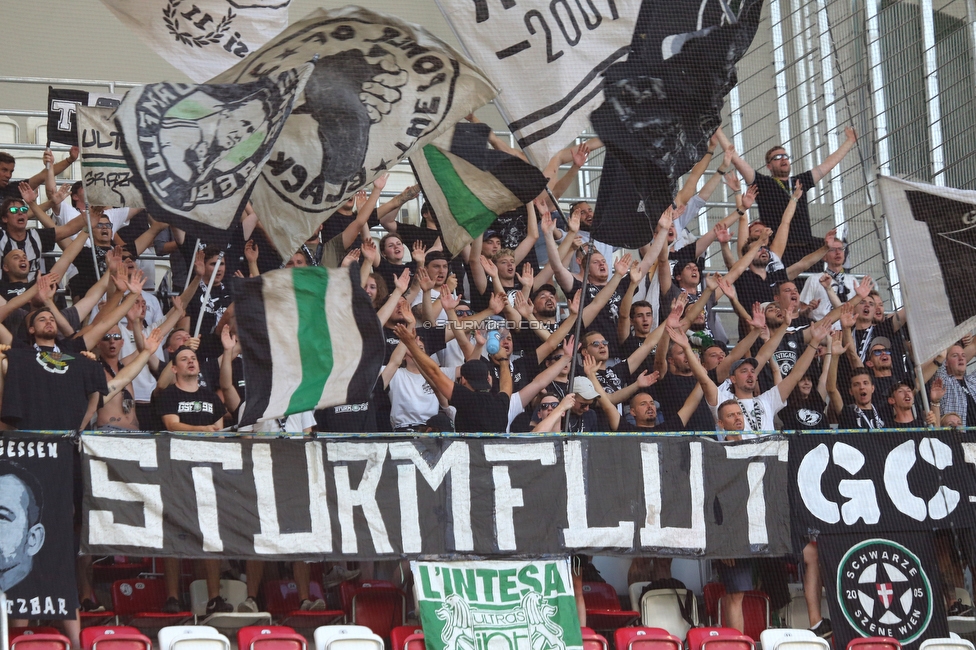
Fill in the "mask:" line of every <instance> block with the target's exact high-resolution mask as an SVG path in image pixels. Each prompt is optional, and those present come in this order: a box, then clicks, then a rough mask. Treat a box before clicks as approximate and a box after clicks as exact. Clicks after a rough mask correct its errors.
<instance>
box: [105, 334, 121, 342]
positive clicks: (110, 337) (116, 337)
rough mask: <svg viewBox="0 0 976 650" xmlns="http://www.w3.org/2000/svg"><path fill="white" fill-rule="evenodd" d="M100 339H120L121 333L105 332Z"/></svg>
mask: <svg viewBox="0 0 976 650" xmlns="http://www.w3.org/2000/svg"><path fill="white" fill-rule="evenodd" d="M102 340H103V341H121V340H122V335H121V334H106V335H105V336H103V337H102Z"/></svg>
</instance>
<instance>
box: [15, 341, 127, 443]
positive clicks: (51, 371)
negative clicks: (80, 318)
mask: <svg viewBox="0 0 976 650" xmlns="http://www.w3.org/2000/svg"><path fill="white" fill-rule="evenodd" d="M82 349H84V342H81V343H79V342H78V341H63V342H61V343H59V344H58V350H59V351H55V349H53V348H39V349H38V348H34V347H15V348H12V349H10V350H8V351H7V359H8V361H7V363H8V366H7V379H6V381H5V382H4V391H3V410H2V419H3V421H4V422H5V423H7V424H9V425H11V426H13V427H16V428H18V429H24V430H30V431H36V430H44V429H48V430H55V431H74V430H77V429H78V428H79V427H80V426H81V424H82V422H81V420H82V418H83V417H84V416H85V411H86V410H87V409H88V398H89V396H90V395H91V394H92V393H101V394H102V395H105V394H107V393H108V384H107V382H106V380H105V372H104V371H102V366H101V364H99V363H98V362H95V361H92V360H91V359H86V358H85V357H83V356H81V354H80V350H82Z"/></svg>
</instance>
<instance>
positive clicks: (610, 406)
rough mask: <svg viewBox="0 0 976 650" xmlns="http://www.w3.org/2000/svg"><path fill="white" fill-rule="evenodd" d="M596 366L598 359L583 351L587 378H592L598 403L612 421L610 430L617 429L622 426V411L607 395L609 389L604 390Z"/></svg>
mask: <svg viewBox="0 0 976 650" xmlns="http://www.w3.org/2000/svg"><path fill="white" fill-rule="evenodd" d="M596 367H597V360H596V359H595V358H593V357H592V356H591V355H589V354H587V353H586V352H584V353H583V373H584V374H585V375H586V378H587V379H589V380H590V383H592V384H593V388H594V389H595V390H596V393H597V397H596V401H597V404H599V405H600V410H602V411H603V414H604V415H605V416H606V418H607V420H608V421H609V422H610V430H611V431H616V430H617V428H618V427H619V426H620V411H619V410H617V405H616V404H614V403H613V401H612V400H611V399H610V396H609V395H607V391H605V390H603V386H601V385H600V381H599V380H598V379H597V377H596Z"/></svg>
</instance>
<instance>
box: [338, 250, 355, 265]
mask: <svg viewBox="0 0 976 650" xmlns="http://www.w3.org/2000/svg"><path fill="white" fill-rule="evenodd" d="M359 256H360V252H359V249H358V248H354V249H352V250H351V251H349V252H348V253H346V256H345V257H343V258H342V263H341V264H339V267H340V268H344V269H345V268H349V266H350V265H351V264H352V263H353V262H358V261H359Z"/></svg>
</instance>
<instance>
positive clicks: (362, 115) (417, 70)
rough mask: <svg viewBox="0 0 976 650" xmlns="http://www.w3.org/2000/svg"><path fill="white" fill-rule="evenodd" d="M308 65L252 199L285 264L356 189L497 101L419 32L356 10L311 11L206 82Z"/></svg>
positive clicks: (472, 70) (454, 56)
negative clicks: (311, 66)
mask: <svg viewBox="0 0 976 650" xmlns="http://www.w3.org/2000/svg"><path fill="white" fill-rule="evenodd" d="M313 59H314V61H315V71H314V72H313V73H312V76H311V78H310V79H309V81H308V85H307V86H306V88H305V94H304V103H303V104H302V105H301V106H296V107H295V110H294V112H293V113H292V115H291V117H289V118H288V121H287V122H286V123H285V127H284V129H283V130H282V132H281V137H280V138H279V139H278V142H277V143H276V144H275V147H274V151H273V152H272V155H271V158H270V160H269V161H268V163H267V164H266V165H265V166H264V169H263V170H262V172H261V176H260V179H259V180H258V182H257V184H255V186H254V193H253V194H252V195H251V202H252V204H253V206H254V210H255V212H257V214H258V216H259V217H260V219H261V225H262V226H263V227H264V230H265V232H266V233H267V234H268V237H269V238H270V239H271V241H272V243H274V245H275V248H277V249H278V253H280V254H281V256H282V257H283V258H285V259H288V258H289V257H291V255H292V253H294V252H295V251H296V250H298V248H299V247H300V246H301V245H302V244H303V243H304V242H305V240H306V239H308V238H309V237H310V236H311V234H312V233H313V232H314V231H315V228H316V227H317V226H318V225H319V224H320V223H322V222H323V221H325V220H326V219H327V218H328V217H329V216H331V215H332V213H333V212H335V210H336V209H337V208H338V207H339V206H341V205H342V204H343V203H344V202H345V201H346V200H347V199H349V198H350V197H351V196H353V195H354V194H355V193H356V191H357V190H359V189H362V188H364V187H365V186H366V185H368V184H369V183H372V182H373V180H374V179H375V178H377V177H378V176H380V175H381V174H384V173H386V171H387V170H389V169H392V168H393V166H394V165H396V164H397V163H398V162H399V161H401V160H403V159H404V158H406V157H408V156H410V155H411V154H413V153H414V152H415V151H418V150H419V149H420V148H421V147H423V146H424V145H425V144H427V143H428V142H430V141H431V140H432V139H434V138H435V137H437V136H438V135H439V134H440V133H443V132H444V131H446V130H447V129H449V128H450V127H452V126H453V125H454V124H456V123H457V122H458V121H459V120H461V119H463V118H464V116H465V115H467V114H468V113H471V112H473V111H474V110H475V109H477V108H479V107H481V106H483V105H484V104H485V103H487V102H488V101H489V100H490V99H491V98H493V97H494V96H495V94H496V92H497V91H496V90H495V89H494V87H492V85H491V84H490V83H489V81H488V79H487V77H485V75H484V74H483V73H482V72H481V71H480V70H478V69H477V68H476V67H474V66H473V65H472V64H471V63H470V62H468V60H467V59H466V58H465V57H464V56H463V55H461V54H459V53H458V52H456V51H455V50H454V49H453V48H451V47H450V46H448V45H447V44H446V43H444V42H443V41H441V40H440V39H438V38H437V37H436V36H434V35H432V34H430V33H428V32H427V31H426V30H424V29H423V28H422V27H419V26H417V25H411V24H409V23H406V22H404V21H402V20H400V19H399V18H396V17H394V16H388V15H384V14H379V13H376V12H373V11H368V10H366V9H361V8H359V7H352V6H349V7H343V8H342V9H333V10H329V11H326V10H324V9H319V10H317V11H314V12H312V13H311V14H309V15H308V16H306V17H305V18H303V19H302V20H300V21H298V22H295V23H293V24H292V25H290V26H289V27H288V29H286V30H285V31H283V32H282V33H281V34H279V35H278V36H277V37H275V38H274V39H272V40H271V41H270V42H268V44H267V45H265V46H264V47H263V48H261V49H260V50H259V51H258V52H255V53H254V55H252V56H250V57H248V59H247V60H246V61H243V62H242V63H241V64H240V65H236V66H234V67H233V68H231V69H230V70H228V71H227V72H225V73H224V74H222V75H220V76H219V77H216V78H215V79H212V80H211V83H222V84H232V83H244V82H247V81H253V80H254V79H260V78H262V77H265V76H267V75H269V74H273V73H275V71H277V70H281V69H285V68H287V67H291V66H296V65H300V64H302V63H304V62H307V61H312V60H313Z"/></svg>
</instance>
